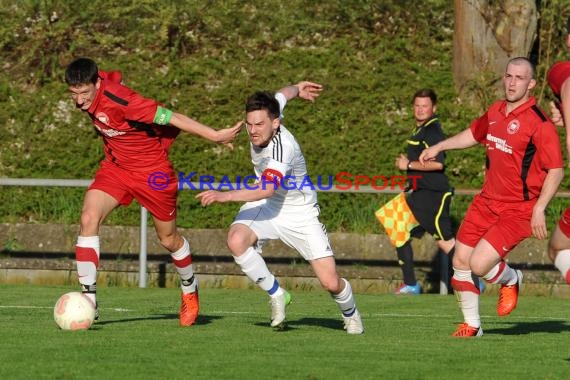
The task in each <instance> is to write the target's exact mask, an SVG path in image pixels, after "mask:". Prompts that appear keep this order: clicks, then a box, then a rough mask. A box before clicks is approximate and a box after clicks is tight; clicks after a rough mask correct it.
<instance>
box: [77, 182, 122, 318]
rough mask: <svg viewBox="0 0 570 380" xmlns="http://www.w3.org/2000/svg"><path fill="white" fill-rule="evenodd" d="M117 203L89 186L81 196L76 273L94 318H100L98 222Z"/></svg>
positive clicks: (103, 218)
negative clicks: (83, 196) (89, 188)
mask: <svg viewBox="0 0 570 380" xmlns="http://www.w3.org/2000/svg"><path fill="white" fill-rule="evenodd" d="M118 205H119V202H117V200H116V199H115V198H113V197H112V196H110V195H109V194H107V193H105V192H103V191H101V190H88V191H87V193H86V194H85V199H84V200H83V209H82V211H81V218H80V233H79V236H78V237H77V244H76V246H75V259H76V266H77V275H78V279H79V284H80V285H81V291H82V293H83V294H85V295H86V296H87V297H88V298H89V299H90V300H91V301H92V302H93V304H94V305H95V319H96V320H97V319H99V307H98V303H97V269H98V268H99V256H100V242H99V226H100V225H101V223H102V222H103V221H104V220H105V218H106V217H107V216H108V215H109V214H110V213H111V211H113V209H115V208H116V207H117V206H118Z"/></svg>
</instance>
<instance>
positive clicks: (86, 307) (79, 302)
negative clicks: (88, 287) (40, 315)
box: [53, 292, 95, 330]
mask: <svg viewBox="0 0 570 380" xmlns="http://www.w3.org/2000/svg"><path fill="white" fill-rule="evenodd" d="M53 318H54V319H55V323H57V325H58V326H59V328H60V329H62V330H87V329H88V328H89V327H91V324H93V321H94V320H95V305H93V302H92V301H91V300H90V299H89V298H87V296H85V295H83V294H82V293H80V292H69V293H65V294H64V295H62V296H61V297H59V299H58V300H57V302H56V303H55V307H54V308H53Z"/></svg>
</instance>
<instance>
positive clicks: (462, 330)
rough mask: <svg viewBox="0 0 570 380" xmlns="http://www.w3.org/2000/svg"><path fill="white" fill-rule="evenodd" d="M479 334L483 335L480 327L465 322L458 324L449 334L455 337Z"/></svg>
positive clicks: (469, 336)
mask: <svg viewBox="0 0 570 380" xmlns="http://www.w3.org/2000/svg"><path fill="white" fill-rule="evenodd" d="M481 335H483V329H482V328H481V327H471V326H469V325H468V324H467V323H462V324H460V325H459V327H458V328H457V330H456V331H455V332H454V333H453V334H451V336H454V337H457V338H472V337H478V336H481Z"/></svg>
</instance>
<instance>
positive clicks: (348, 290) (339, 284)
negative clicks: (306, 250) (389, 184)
mask: <svg viewBox="0 0 570 380" xmlns="http://www.w3.org/2000/svg"><path fill="white" fill-rule="evenodd" d="M310 263H311V266H312V268H313V271H314V272H315V275H316V276H317V278H318V279H319V281H320V283H321V285H322V287H323V288H324V289H325V290H327V291H328V292H329V293H330V295H331V297H332V298H333V299H334V301H335V302H336V304H337V305H338V307H339V309H340V312H341V314H342V318H343V322H344V329H345V330H346V332H347V333H348V334H353V335H357V334H362V333H363V332H364V326H363V324H362V318H361V316H360V312H359V311H358V309H357V308H356V301H355V300H354V295H353V293H352V287H351V286H350V283H349V282H348V281H347V280H346V279H344V278H340V277H339V275H338V273H337V271H336V264H335V261H334V258H333V257H332V256H328V257H323V258H320V259H315V260H311V261H310Z"/></svg>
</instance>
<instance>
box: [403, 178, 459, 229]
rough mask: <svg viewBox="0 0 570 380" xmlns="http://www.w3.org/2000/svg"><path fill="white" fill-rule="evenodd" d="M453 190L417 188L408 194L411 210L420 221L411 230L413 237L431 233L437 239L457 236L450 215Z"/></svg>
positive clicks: (407, 199)
mask: <svg viewBox="0 0 570 380" xmlns="http://www.w3.org/2000/svg"><path fill="white" fill-rule="evenodd" d="M452 197H453V192H452V191H451V190H450V191H447V192H440V191H431V190H423V189H421V190H415V191H412V192H411V193H409V194H407V195H406V201H407V202H408V205H409V206H410V210H412V213H413V214H414V216H415V217H416V219H417V221H418V222H419V223H420V225H419V226H417V227H416V228H414V229H413V230H412V232H411V234H412V237H416V238H417V237H421V236H422V235H423V234H424V232H427V233H429V234H430V235H432V236H433V237H434V239H436V240H449V239H451V238H453V237H454V236H455V234H454V232H453V226H452V223H451V217H450V215H449V210H450V205H451V198H452Z"/></svg>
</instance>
